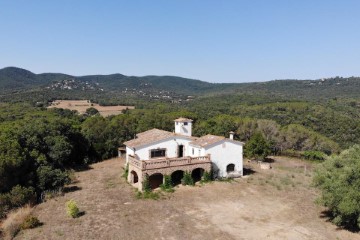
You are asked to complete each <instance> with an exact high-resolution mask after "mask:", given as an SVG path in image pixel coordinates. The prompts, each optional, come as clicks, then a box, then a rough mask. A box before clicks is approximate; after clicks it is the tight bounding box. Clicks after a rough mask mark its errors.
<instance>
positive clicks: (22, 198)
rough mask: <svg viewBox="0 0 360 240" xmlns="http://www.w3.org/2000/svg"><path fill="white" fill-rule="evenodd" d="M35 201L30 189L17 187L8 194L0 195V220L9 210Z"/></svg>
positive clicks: (32, 191)
mask: <svg viewBox="0 0 360 240" xmlns="http://www.w3.org/2000/svg"><path fill="white" fill-rule="evenodd" d="M34 201H35V193H34V189H33V188H32V187H30V188H25V187H21V186H20V185H17V186H15V187H13V188H12V189H11V191H10V192H8V193H3V194H0V219H1V218H4V217H5V216H6V213H7V212H9V211H10V210H11V209H14V208H18V207H21V206H24V205H25V204H27V203H33V202H34Z"/></svg>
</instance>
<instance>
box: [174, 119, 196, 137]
mask: <svg viewBox="0 0 360 240" xmlns="http://www.w3.org/2000/svg"><path fill="white" fill-rule="evenodd" d="M175 133H177V134H182V135H185V136H191V135H192V122H187V125H185V124H184V122H175Z"/></svg>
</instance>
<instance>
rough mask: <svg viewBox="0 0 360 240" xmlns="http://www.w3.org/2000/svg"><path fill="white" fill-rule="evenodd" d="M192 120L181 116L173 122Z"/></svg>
mask: <svg viewBox="0 0 360 240" xmlns="http://www.w3.org/2000/svg"><path fill="white" fill-rule="evenodd" d="M192 121H193V120H192V119H189V118H183V117H180V118H178V119H175V120H174V122H192Z"/></svg>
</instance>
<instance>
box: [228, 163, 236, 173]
mask: <svg viewBox="0 0 360 240" xmlns="http://www.w3.org/2000/svg"><path fill="white" fill-rule="evenodd" d="M234 171H235V164H233V163H230V164H228V165H227V166H226V172H227V173H230V172H234Z"/></svg>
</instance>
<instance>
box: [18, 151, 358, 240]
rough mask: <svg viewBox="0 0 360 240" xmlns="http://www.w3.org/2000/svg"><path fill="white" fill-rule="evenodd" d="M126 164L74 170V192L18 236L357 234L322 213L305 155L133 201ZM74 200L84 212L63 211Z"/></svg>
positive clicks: (40, 210) (46, 207) (45, 207)
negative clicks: (236, 176) (238, 175)
mask: <svg viewBox="0 0 360 240" xmlns="http://www.w3.org/2000/svg"><path fill="white" fill-rule="evenodd" d="M123 165H124V161H123V160H122V159H111V160H107V161H104V162H101V163H97V164H94V165H92V166H91V169H90V170H86V171H82V172H77V173H76V177H77V179H78V181H77V182H76V183H74V184H73V185H72V186H69V188H68V189H69V190H72V191H69V192H68V193H66V194H65V195H64V196H60V197H57V198H54V199H51V200H48V201H47V202H45V203H42V204H40V205H38V206H37V207H36V209H35V215H36V216H38V218H39V219H40V221H41V222H43V223H44V225H43V226H41V227H39V228H36V229H31V230H25V231H23V232H21V233H20V234H19V235H18V236H17V237H16V239H146V240H149V239H166V240H168V239H344V240H350V239H360V234H359V233H352V232H349V231H347V230H342V229H338V228H337V227H336V226H334V225H333V224H331V223H330V222H328V218H327V217H325V216H323V214H322V211H323V210H324V209H323V208H322V207H319V206H317V205H315V204H314V200H315V198H316V196H317V193H316V192H315V190H314V189H312V188H311V187H310V182H311V168H312V167H311V165H310V164H309V163H305V162H302V161H300V160H296V159H287V158H282V157H277V158H275V162H274V163H272V167H273V168H272V169H271V170H260V169H259V167H258V165H257V164H256V163H247V165H248V166H247V167H248V168H251V169H252V170H253V171H254V172H252V173H251V174H250V175H247V177H244V178H241V179H237V180H234V181H229V182H227V181H222V182H219V181H217V182H213V183H209V184H205V185H200V184H198V185H197V186H195V187H190V186H179V187H176V188H175V189H176V191H175V192H174V193H166V194H164V195H163V197H162V199H160V200H139V199H136V197H135V190H134V188H133V187H132V186H130V185H129V184H127V183H126V182H125V180H124V178H122V177H121V176H122V174H123V169H122V167H123ZM305 165H306V169H305V167H304V166H305ZM69 199H74V200H75V201H76V202H77V203H78V205H79V207H80V210H82V211H85V213H84V215H83V216H81V217H79V218H77V219H71V218H69V217H68V216H67V215H66V211H65V202H66V201H67V200H69Z"/></svg>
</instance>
